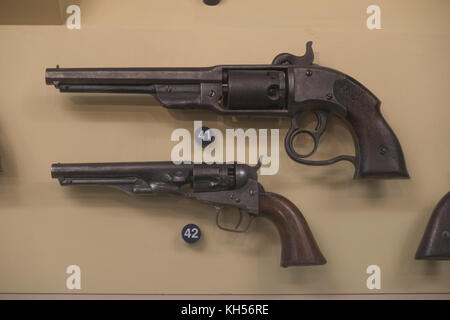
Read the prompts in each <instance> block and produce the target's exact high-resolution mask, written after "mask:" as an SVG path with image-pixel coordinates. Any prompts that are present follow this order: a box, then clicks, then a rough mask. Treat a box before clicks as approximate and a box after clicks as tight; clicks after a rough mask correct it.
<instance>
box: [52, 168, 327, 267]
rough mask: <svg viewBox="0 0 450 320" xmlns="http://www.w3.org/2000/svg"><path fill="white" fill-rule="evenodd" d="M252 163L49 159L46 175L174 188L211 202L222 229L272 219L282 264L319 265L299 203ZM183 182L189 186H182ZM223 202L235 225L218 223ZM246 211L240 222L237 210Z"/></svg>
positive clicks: (135, 188)
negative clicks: (266, 182)
mask: <svg viewBox="0 0 450 320" xmlns="http://www.w3.org/2000/svg"><path fill="white" fill-rule="evenodd" d="M260 165H261V164H260V163H259V164H258V165H257V166H255V167H250V166H248V165H244V164H236V163H234V164H212V165H207V164H180V165H175V164H173V163H172V162H130V163H86V164H53V165H52V167H51V175H52V177H53V178H57V179H59V182H60V184H61V185H62V186H68V185H70V186H73V185H104V186H110V187H114V188H117V189H120V190H122V191H125V192H127V193H129V194H137V195H142V194H144V195H145V194H161V193H167V194H174V195H179V196H183V197H186V198H192V199H197V200H200V201H204V202H207V203H210V204H212V205H213V206H215V207H216V224H217V226H218V227H219V228H221V229H223V230H226V231H233V232H245V231H247V230H248V228H249V226H250V224H251V222H252V221H253V219H254V218H256V217H267V218H269V219H271V220H272V221H273V223H274V224H275V226H276V227H277V229H278V232H279V234H280V238H281V266H283V267H289V266H294V265H321V264H325V263H326V260H325V258H324V257H323V255H322V253H321V251H320V249H319V247H318V245H317V243H316V241H315V240H314V236H313V234H312V232H311V230H310V228H309V226H308V224H307V222H306V220H305V218H304V217H303V215H302V213H301V212H300V211H299V209H298V208H297V207H296V206H295V205H294V204H293V203H292V202H291V201H289V200H288V199H286V198H284V197H283V196H281V195H278V194H276V193H270V192H265V191H264V189H263V187H262V186H261V185H260V184H259V183H258V175H257V170H258V168H259V167H260ZM186 187H187V189H188V190H185V189H186ZM223 206H232V207H236V208H238V209H239V214H240V218H239V222H238V223H237V225H236V227H235V229H231V228H226V227H223V226H221V225H220V223H219V221H220V220H219V216H220V214H221V208H222V207H223ZM243 211H245V212H247V213H248V215H249V220H248V224H247V226H246V227H245V228H239V227H240V225H241V222H242V213H243Z"/></svg>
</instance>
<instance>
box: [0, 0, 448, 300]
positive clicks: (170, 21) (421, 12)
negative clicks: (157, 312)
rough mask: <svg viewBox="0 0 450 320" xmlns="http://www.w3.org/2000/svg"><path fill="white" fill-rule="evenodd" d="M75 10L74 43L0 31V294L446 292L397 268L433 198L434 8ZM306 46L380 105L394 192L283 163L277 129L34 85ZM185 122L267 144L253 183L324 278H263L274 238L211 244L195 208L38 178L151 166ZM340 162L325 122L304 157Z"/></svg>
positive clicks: (243, 60)
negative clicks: (372, 279)
mask: <svg viewBox="0 0 450 320" xmlns="http://www.w3.org/2000/svg"><path fill="white" fill-rule="evenodd" d="M67 3H69V4H70V1H61V2H60V4H62V5H67ZM78 3H79V4H80V6H81V13H82V15H81V17H82V20H81V21H82V24H81V29H80V30H69V29H67V28H66V26H65V25H52V26H50V25H48V26H45V25H1V26H0V43H1V50H0V155H1V163H2V169H3V172H2V173H1V174H0V261H1V262H0V292H1V293H67V292H72V293H148V294H161V293H167V294H185V293H186V294H190V293H197V294H199V293H214V294H218V293H235V294H243V293H253V294H288V293H289V294H300V293H305V294H306V293H307V294H313V293H321V294H333V293H352V294H353V293H361V294H362V293H364V294H367V293H449V292H450V264H449V262H446V261H440V262H437V261H416V260H414V254H415V251H416V249H417V246H418V244H419V241H420V239H421V237H422V234H423V231H424V228H425V225H426V223H427V221H428V219H429V217H430V214H431V212H432V210H433V208H434V206H435V205H436V203H437V202H438V200H439V199H440V198H441V197H442V196H443V195H444V194H445V193H446V192H447V191H448V190H449V189H450V188H449V186H450V183H449V182H450V171H449V160H450V151H449V138H450V129H449V125H448V124H449V116H450V111H449V110H450V108H449V103H448V93H449V80H450V60H449V54H450V22H449V19H448V13H449V12H450V2H449V1H447V0H441V1H438V0H434V1H411V0H410V1H382V0H378V1H376V3H375V2H373V1H360V0H352V1H350V0H343V1H294V0H278V1H274V0H247V1H237V0H223V1H222V2H221V4H220V5H219V6H216V7H207V6H205V5H203V3H202V1H200V0H198V1H197V0H189V1H188V0H173V1H162V0H158V1H156V0H153V1H143V0H142V1H137V0H134V1H126V2H125V1H117V0H114V1H112V0H109V1H104V0H96V1H81V2H80V1H78ZM371 4H377V5H379V6H380V8H381V23H382V29H381V30H369V29H368V28H367V27H366V19H367V17H368V14H367V13H366V8H367V7H368V6H369V5H371ZM25 11H26V10H25V9H24V12H25ZM61 12H63V13H64V10H61ZM28 14H33V12H31V13H30V12H28ZM36 14H39V12H38V11H37V12H36ZM64 19H65V18H64ZM64 19H63V20H64ZM308 40H312V41H313V42H314V45H313V48H314V50H315V53H316V61H315V62H316V63H318V64H321V65H323V66H328V67H331V68H335V69H338V70H341V71H343V72H345V73H347V74H349V75H351V76H353V77H355V78H356V79H358V80H359V81H360V82H362V83H363V84H365V85H366V86H367V87H368V88H369V89H370V90H371V91H372V92H374V93H375V94H376V95H377V96H378V97H379V98H380V100H381V101H382V106H381V108H382V112H383V115H384V116H385V118H386V120H387V121H388V123H389V124H390V125H391V126H392V127H393V128H394V130H395V132H396V134H397V136H398V138H399V140H400V142H401V144H402V147H403V151H404V153H405V157H406V160H407V166H408V170H409V172H410V175H411V179H410V180H390V181H387V180H385V181H381V180H379V181H355V180H352V175H353V167H352V166H351V164H349V163H339V164H335V165H333V166H329V167H308V166H304V165H300V164H297V163H295V162H293V161H292V160H290V159H289V158H288V156H287V155H286V153H285V152H284V149H283V144H282V142H283V140H282V139H283V137H284V135H285V134H286V132H287V130H288V126H289V119H281V120H280V119H267V118H261V119H251V118H245V117H244V118H238V119H234V118H233V119H231V118H226V117H222V116H217V115H215V114H213V113H203V112H198V111H168V110H166V109H164V108H162V107H158V104H157V102H156V101H155V100H154V99H153V98H152V97H148V96H118V95H82V94H61V93H59V92H58V91H57V90H55V89H54V88H52V87H49V86H46V85H45V81H44V70H45V68H46V67H54V66H55V65H56V64H59V65H61V67H113V66H117V67H119V66H122V67H127V66H128V67H138V66H161V67H164V66H175V67H176V66H179V67H182V66H210V65H216V64H264V63H270V62H271V61H272V59H273V57H274V56H275V55H276V54H278V53H280V52H291V53H295V54H302V53H303V52H304V46H305V42H306V41H308ZM194 120H203V122H204V125H207V126H209V127H212V128H218V129H220V130H222V132H224V131H225V129H226V128H243V129H247V128H257V129H258V128H268V129H278V128H279V129H280V155H279V157H280V158H279V162H280V169H279V172H278V174H276V175H272V176H261V177H260V182H261V183H262V184H263V185H264V186H265V188H266V189H267V190H269V191H274V192H277V193H280V194H282V195H284V196H285V197H287V198H289V199H291V200H292V201H293V202H294V203H295V204H296V205H297V206H298V207H299V208H300V209H301V210H302V212H303V213H304V215H305V217H306V219H307V220H308V222H309V224H310V227H311V229H312V231H313V233H314V235H315V237H316V240H317V242H318V243H319V245H320V247H321V249H322V252H323V253H324V255H325V256H326V258H327V260H328V263H327V264H326V265H324V266H318V267H292V268H287V269H283V268H281V267H280V266H279V260H280V241H279V236H278V234H277V231H276V229H275V227H274V226H273V225H272V224H271V223H270V222H269V221H267V220H257V221H256V222H255V223H254V224H253V225H252V227H251V228H250V230H249V232H248V233H245V234H234V233H227V232H223V231H221V230H219V229H217V228H216V226H215V217H214V213H215V211H214V208H212V207H210V206H208V205H206V204H201V203H198V202H195V201H189V200H185V199H178V198H174V197H170V196H155V197H132V196H128V195H126V194H124V193H121V192H120V191H116V190H112V189H105V188H101V187H99V188H96V187H84V188H83V187H78V188H77V187H72V188H62V187H60V186H59V184H58V182H57V181H55V180H53V179H51V177H50V165H51V164H52V163H54V162H108V161H165V160H169V159H170V153H171V149H172V148H173V146H174V145H175V142H171V141H170V136H171V133H172V132H173V130H175V129H177V128H187V129H189V130H191V131H192V130H193V129H192V128H193V121H194ZM310 126H312V124H310ZM348 152H353V143H352V141H351V138H350V135H349V134H348V133H347V132H346V129H345V128H344V126H343V125H342V124H341V123H340V122H339V121H338V120H337V119H331V120H330V125H329V130H328V131H327V133H326V135H325V136H324V138H323V144H322V145H321V147H320V154H319V156H321V157H327V156H331V155H338V154H340V153H348ZM187 223H196V224H198V225H199V226H200V227H201V229H202V232H203V237H202V239H201V240H200V242H199V243H197V244H195V245H193V246H189V245H187V244H186V243H184V242H183V240H182V239H181V237H180V231H181V228H182V227H183V226H184V225H185V224H187ZM69 265H78V266H80V268H81V284H82V286H81V290H72V291H71V290H68V289H67V288H66V279H67V277H68V274H66V268H67V266H69ZM369 265H378V266H379V267H380V269H381V289H379V290H377V289H374V290H369V289H368V288H367V286H366V280H367V278H368V277H369V274H367V273H366V269H367V267H368V266H369Z"/></svg>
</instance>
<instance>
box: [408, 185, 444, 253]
mask: <svg viewBox="0 0 450 320" xmlns="http://www.w3.org/2000/svg"><path fill="white" fill-rule="evenodd" d="M416 259H417V260H450V192H447V194H446V195H445V196H444V197H443V198H442V199H441V200H440V201H439V203H438V204H437V205H436V208H434V210H433V213H432V214H431V218H430V220H429V221H428V225H427V228H426V229H425V233H424V234H423V237H422V241H421V242H420V245H419V248H418V249H417V252H416Z"/></svg>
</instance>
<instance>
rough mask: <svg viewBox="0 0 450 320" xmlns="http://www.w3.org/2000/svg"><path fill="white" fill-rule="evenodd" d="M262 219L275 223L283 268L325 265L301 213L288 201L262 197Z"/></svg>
mask: <svg viewBox="0 0 450 320" xmlns="http://www.w3.org/2000/svg"><path fill="white" fill-rule="evenodd" d="M260 211H261V213H262V216H265V217H267V218H269V219H270V220H272V221H273V223H275V225H276V227H277V229H278V232H279V234H280V238H281V266H282V267H289V266H296V265H321V264H325V263H326V262H327V261H326V260H325V258H324V256H323V255H322V252H320V249H319V246H318V245H317V243H316V241H315V240H314V236H313V234H312V232H311V230H310V229H309V226H308V223H307V222H306V220H305V218H304V217H303V215H302V213H301V212H300V210H299V209H298V208H297V207H296V206H295V205H294V204H293V203H292V202H291V201H289V200H288V199H286V198H284V197H283V196H280V195H278V194H275V193H263V194H262V195H260Z"/></svg>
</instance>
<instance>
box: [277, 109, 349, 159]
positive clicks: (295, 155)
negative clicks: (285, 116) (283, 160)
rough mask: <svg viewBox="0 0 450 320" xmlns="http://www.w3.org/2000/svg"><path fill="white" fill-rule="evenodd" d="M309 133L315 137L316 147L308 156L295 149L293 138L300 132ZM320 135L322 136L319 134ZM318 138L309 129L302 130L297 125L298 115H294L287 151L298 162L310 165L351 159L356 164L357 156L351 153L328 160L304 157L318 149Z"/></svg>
mask: <svg viewBox="0 0 450 320" xmlns="http://www.w3.org/2000/svg"><path fill="white" fill-rule="evenodd" d="M302 132H303V133H307V134H309V135H310V136H311V137H313V139H314V149H313V150H312V151H311V152H310V153H309V154H307V155H306V156H304V155H301V154H299V153H298V152H297V151H295V149H294V146H293V140H294V137H295V136H297V135H299V134H300V133H302ZM319 137H320V136H319ZM317 145H318V144H317V139H316V136H315V135H314V133H312V132H310V131H308V130H300V129H299V128H298V127H297V120H296V117H295V116H294V117H293V118H292V123H291V128H290V129H289V131H288V133H287V135H286V138H285V140H284V148H285V149H286V153H287V154H288V156H289V157H290V158H291V159H292V160H294V161H296V162H298V163H302V164H306V165H309V166H327V165H330V164H333V163H336V162H339V161H349V162H351V163H352V164H353V165H355V162H356V157H355V156H350V155H340V156H337V157H334V158H331V159H327V160H307V159H304V158H307V157H309V156H311V155H312V154H313V153H314V152H315V151H316V150H317Z"/></svg>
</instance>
